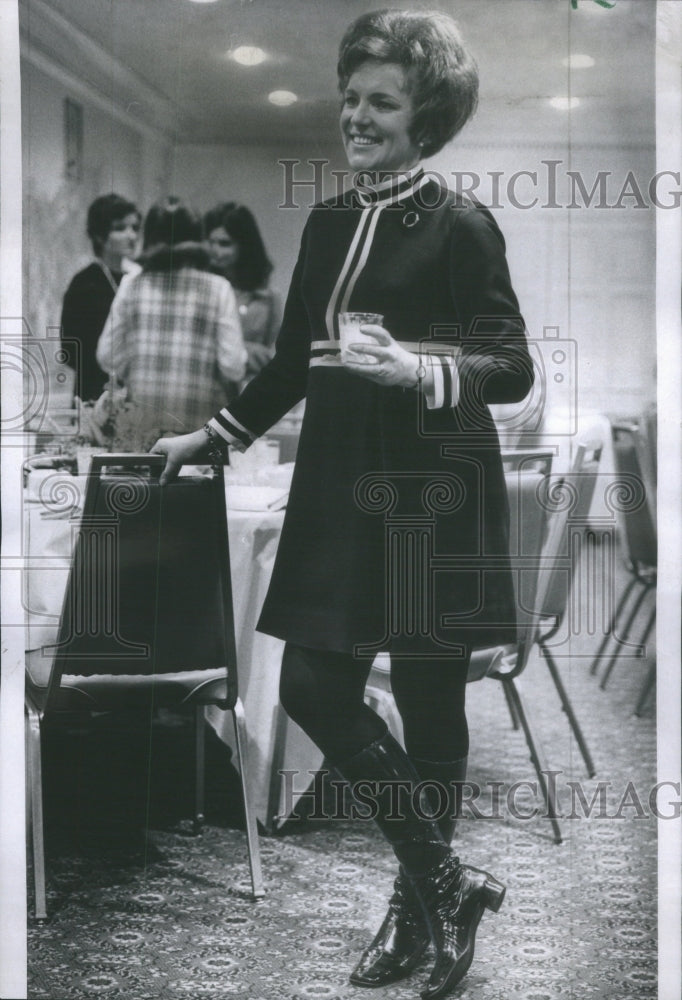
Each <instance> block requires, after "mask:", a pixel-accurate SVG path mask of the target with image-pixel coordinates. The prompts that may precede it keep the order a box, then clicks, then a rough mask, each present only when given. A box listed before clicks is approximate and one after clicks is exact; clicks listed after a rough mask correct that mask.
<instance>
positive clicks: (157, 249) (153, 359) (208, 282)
mask: <svg viewBox="0 0 682 1000" xmlns="http://www.w3.org/2000/svg"><path fill="white" fill-rule="evenodd" d="M141 260H142V271H141V273H140V274H138V275H135V276H134V277H132V278H130V279H129V280H127V281H126V282H125V283H124V285H123V287H122V288H121V290H120V292H119V294H118V295H117V296H116V298H115V299H114V301H113V303H112V306H111V314H110V316H109V320H108V322H107V324H106V326H105V329H104V332H103V334H102V336H101V337H100V340H99V343H98V345H97V361H98V362H99V364H100V365H101V367H102V368H103V369H104V371H106V372H109V374H110V375H111V376H112V377H115V378H116V380H117V381H119V382H122V383H123V385H124V386H125V388H126V389H127V393H128V399H129V400H130V401H131V402H133V403H135V404H137V405H138V407H140V409H141V411H142V413H143V417H142V418H141V424H140V431H141V432H145V431H147V432H151V438H150V437H147V444H148V443H149V440H150V439H151V440H153V439H154V434H153V431H152V429H153V428H156V434H158V433H164V432H170V431H173V432H174V433H179V434H181V433H184V432H186V431H187V430H188V429H189V428H191V427H196V425H197V424H198V423H201V422H202V421H203V420H207V419H208V417H209V416H210V415H211V414H212V413H214V412H215V410H216V409H218V408H219V407H220V406H224V405H225V403H227V402H228V401H229V399H231V398H232V395H233V393H232V391H231V388H232V385H233V383H234V382H236V381H239V379H241V378H242V377H243V375H244V370H245V363H246V351H245V349H244V342H243V340H242V334H241V326H240V323H239V314H238V311H237V303H236V300H235V297H234V292H233V291H232V289H231V287H230V285H229V283H228V282H227V281H225V279H224V278H220V277H218V275H216V274H210V273H209V270H208V254H207V253H206V250H205V249H204V246H203V244H202V227H201V216H199V215H198V214H197V213H196V212H195V211H193V209H191V208H190V207H189V206H187V205H185V204H183V202H182V201H180V200H179V199H178V198H175V197H170V198H167V199H166V200H165V201H161V202H158V203H157V204H155V205H152V207H151V208H150V210H149V212H148V213H147V217H146V218H145V220H144V249H143V252H142V254H141ZM161 428H163V430H161Z"/></svg>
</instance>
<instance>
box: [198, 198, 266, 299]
mask: <svg viewBox="0 0 682 1000" xmlns="http://www.w3.org/2000/svg"><path fill="white" fill-rule="evenodd" d="M221 228H222V229H224V230H225V231H226V233H227V234H228V235H229V236H230V237H231V238H232V239H233V240H234V242H235V243H236V244H237V247H238V253H237V259H236V261H235V264H234V268H233V272H232V275H231V278H230V280H231V281H232V284H233V285H234V286H235V288H238V289H240V290H241V291H244V292H253V291H254V290H255V289H256V288H262V287H263V286H264V285H265V284H266V283H267V280H268V278H269V277H270V274H271V273H272V261H271V260H270V258H269V257H268V255H267V253H266V251H265V244H264V243H263V237H262V236H261V234H260V230H259V228H258V223H257V222H256V220H255V219H254V217H253V214H252V213H251V212H250V211H249V209H248V208H247V207H246V206H245V205H239V204H238V203H237V202H236V201H224V202H222V203H221V204H220V205H216V206H215V208H212V209H211V211H210V212H207V213H206V215H205V216H204V234H205V236H206V237H207V238H208V237H209V236H210V235H211V233H212V232H213V230H214V229H221Z"/></svg>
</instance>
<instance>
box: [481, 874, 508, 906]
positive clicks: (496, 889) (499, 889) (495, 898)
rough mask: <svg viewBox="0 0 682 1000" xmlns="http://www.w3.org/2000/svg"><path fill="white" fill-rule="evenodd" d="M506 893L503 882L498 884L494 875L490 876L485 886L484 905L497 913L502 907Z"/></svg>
mask: <svg viewBox="0 0 682 1000" xmlns="http://www.w3.org/2000/svg"><path fill="white" fill-rule="evenodd" d="M506 891H507V887H506V886H504V885H502V883H501V882H498V881H497V879H496V878H493V876H492V875H488V876H487V878H486V880H485V883H484V885H483V902H484V904H485V905H486V906H487V907H488V909H489V910H492V911H493V913H497V911H498V910H499V908H500V907H501V906H502V900H503V899H504V894H505V893H506Z"/></svg>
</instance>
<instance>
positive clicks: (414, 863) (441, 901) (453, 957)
mask: <svg viewBox="0 0 682 1000" xmlns="http://www.w3.org/2000/svg"><path fill="white" fill-rule="evenodd" d="M338 770H339V771H340V772H341V774H343V776H344V777H345V778H346V780H347V781H349V782H350V784H351V786H353V785H356V784H357V783H358V782H360V781H365V782H376V783H377V787H376V788H375V792H376V794H375V798H374V801H375V802H376V805H377V807H378V812H377V815H376V819H377V822H378V824H379V826H380V828H381V830H382V832H383V833H384V835H385V836H386V838H387V839H388V841H389V842H390V844H391V847H392V848H393V851H394V853H395V855H396V857H397V858H398V861H399V862H400V864H401V866H402V868H403V870H404V873H405V874H406V876H407V878H408V879H409V883H410V884H411V886H412V888H413V889H414V891H415V895H416V897H417V899H418V901H419V905H420V907H421V910H422V914H423V917H424V921H425V923H426V926H427V928H428V932H429V936H430V938H431V940H432V941H433V943H434V945H435V947H436V963H435V966H434V969H433V972H432V974H431V978H430V980H429V984H428V986H427V988H426V991H425V992H424V994H423V996H424V997H427V998H428V1000H436V998H437V997H441V996H444V995H445V993H447V992H449V991H450V990H451V989H452V988H453V987H454V986H455V985H456V984H457V983H458V982H459V981H460V980H461V979H462V977H463V976H464V974H465V973H466V971H467V969H468V968H469V966H470V965H471V960H472V958H473V952H474V940H475V935H476V928H477V927H478V923H479V921H480V919H481V916H482V914H483V910H484V909H485V907H488V908H489V909H492V910H494V911H495V912H496V911H497V910H498V909H499V908H500V905H501V904H502V900H503V898H504V893H505V889H504V886H502V885H501V884H500V883H499V882H498V881H497V880H496V879H494V878H493V877H492V875H489V874H488V873H487V872H483V871H480V870H478V869H474V868H468V867H465V866H463V865H460V863H459V859H458V858H455V857H453V856H452V854H451V853H450V849H449V847H448V846H447V845H446V844H445V841H444V840H443V839H442V836H441V834H440V831H439V829H438V827H437V825H436V824H435V823H434V822H433V821H432V820H428V819H425V818H423V816H422V815H421V814H420V811H418V810H416V809H415V808H414V807H412V802H411V796H410V802H409V803H407V805H406V804H405V803H404V802H403V809H402V810H400V813H401V815H400V816H399V817H398V815H397V814H396V812H394V811H393V810H394V806H395V799H394V797H393V795H392V791H395V790H396V789H398V788H399V787H400V786H402V787H403V788H405V789H406V790H409V789H414V788H415V787H416V785H417V784H418V783H419V776H418V775H417V773H416V771H415V770H414V767H413V766H412V764H411V762H410V759H409V757H408V756H407V754H406V753H405V751H404V750H403V749H402V747H401V746H400V745H399V744H398V743H397V742H396V741H395V740H394V739H393V737H392V736H391V735H390V734H388V733H387V734H386V735H385V736H384V737H382V739H380V740H377V741H375V742H374V743H372V744H371V745H370V746H369V747H367V748H366V749H365V750H363V751H361V752H360V753H359V754H356V755H355V756H354V757H353V758H351V759H350V760H349V761H346V762H345V763H343V764H341V765H339V766H338ZM387 792H388V796H389V799H390V806H391V809H390V810H388V811H387V809H386V793H387Z"/></svg>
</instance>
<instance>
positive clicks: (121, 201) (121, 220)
mask: <svg viewBox="0 0 682 1000" xmlns="http://www.w3.org/2000/svg"><path fill="white" fill-rule="evenodd" d="M140 219H141V216H140V213H139V211H138V210H137V208H136V206H135V205H134V204H133V203H132V201H128V200H127V199H126V198H122V197H121V196H120V195H118V194H105V195H102V196H101V197H100V198H95V200H94V201H93V203H92V204H91V205H90V208H89V209H88V221H87V233H88V236H89V237H90V240H91V242H92V249H93V251H94V254H95V260H94V261H93V263H92V264H88V266H87V267H86V268H84V269H83V270H82V271H79V272H78V274H76V275H75V276H74V278H73V279H72V280H71V283H70V285H69V287H68V288H67V290H66V294H65V295H64V302H63V306H62V321H61V328H62V339H63V340H64V341H73V340H75V341H76V342H77V343H78V345H79V350H78V352H74V351H73V350H72V349H71V345H70V344H65V349H66V352H67V355H68V360H67V364H69V365H70V367H71V368H73V369H74V371H75V372H76V395H78V396H80V398H81V399H97V398H98V397H99V396H100V395H101V393H102V390H103V389H104V386H105V384H106V381H107V376H106V374H105V372H103V371H102V369H101V368H100V366H99V365H98V364H97V360H96V358H95V349H96V347H97V341H98V340H99V337H100V334H101V333H102V330H103V328H104V322H105V320H106V318H107V316H108V315H109V309H110V308H111V303H112V301H113V299H114V295H115V294H116V292H117V290H118V286H119V285H120V284H121V278H122V277H123V274H124V273H127V272H129V273H137V271H139V267H138V266H137V265H136V264H134V263H133V262H132V259H131V258H132V257H134V255H135V251H136V249H137V241H138V236H139V231H140Z"/></svg>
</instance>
